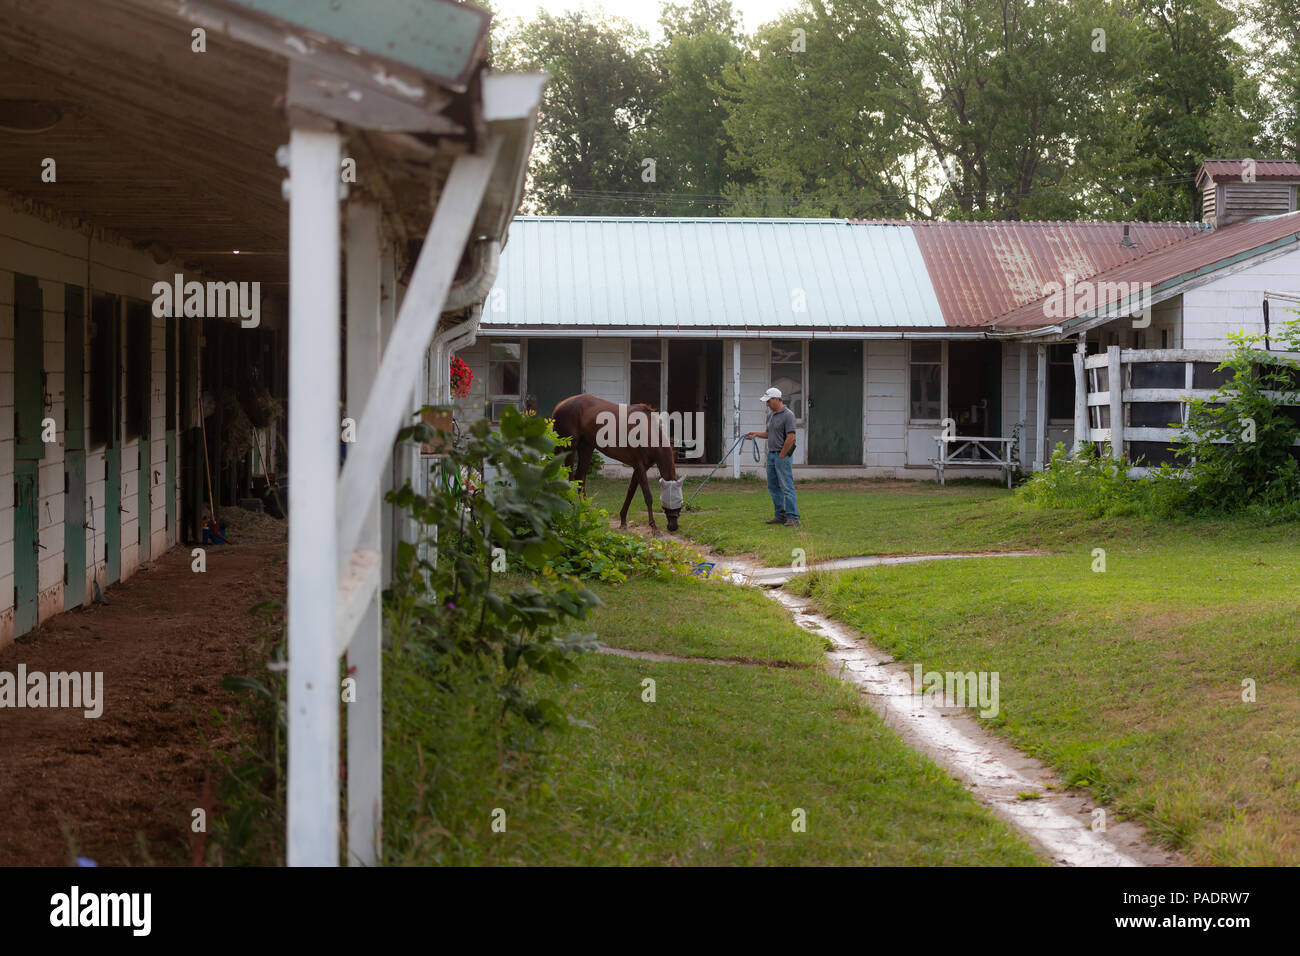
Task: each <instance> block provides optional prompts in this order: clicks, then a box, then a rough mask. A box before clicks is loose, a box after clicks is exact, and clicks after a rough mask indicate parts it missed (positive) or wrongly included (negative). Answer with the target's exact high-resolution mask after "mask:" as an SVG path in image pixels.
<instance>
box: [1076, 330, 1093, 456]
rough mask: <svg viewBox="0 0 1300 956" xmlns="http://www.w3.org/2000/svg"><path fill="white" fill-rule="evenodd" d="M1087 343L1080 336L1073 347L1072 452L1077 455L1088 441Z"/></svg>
mask: <svg viewBox="0 0 1300 956" xmlns="http://www.w3.org/2000/svg"><path fill="white" fill-rule="evenodd" d="M1087 348H1088V346H1087V343H1086V342H1084V341H1083V338H1082V337H1080V339H1079V344H1078V345H1077V346H1076V347H1075V349H1074V454H1075V455H1076V456H1077V455H1078V454H1079V452H1080V451H1081V450H1082V449H1083V446H1084V444H1085V443H1086V442H1087V441H1088V425H1089V422H1088V370H1087V369H1086V368H1084V365H1083V361H1084V359H1085V358H1087Z"/></svg>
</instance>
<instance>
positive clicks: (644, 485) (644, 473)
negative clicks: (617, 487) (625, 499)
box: [637, 468, 659, 535]
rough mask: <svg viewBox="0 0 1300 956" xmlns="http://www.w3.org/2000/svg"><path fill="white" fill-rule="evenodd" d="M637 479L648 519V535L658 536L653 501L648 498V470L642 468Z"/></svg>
mask: <svg viewBox="0 0 1300 956" xmlns="http://www.w3.org/2000/svg"><path fill="white" fill-rule="evenodd" d="M637 478H639V479H640V481H641V494H642V495H644V496H645V513H646V514H647V515H648V516H649V518H650V533H651V534H653V535H658V534H659V526H658V525H656V524H655V503H654V499H653V498H651V497H650V478H649V474H648V469H645V468H642V469H641V471H640V472H639V473H638V474H637Z"/></svg>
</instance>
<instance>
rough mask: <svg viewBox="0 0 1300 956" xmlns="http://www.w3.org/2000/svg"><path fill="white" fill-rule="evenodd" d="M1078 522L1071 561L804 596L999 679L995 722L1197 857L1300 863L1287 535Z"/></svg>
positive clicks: (872, 629) (833, 578)
mask: <svg viewBox="0 0 1300 956" xmlns="http://www.w3.org/2000/svg"><path fill="white" fill-rule="evenodd" d="M1081 526H1082V527H1085V528H1086V529H1087V533H1085V534H1082V535H1072V536H1071V538H1072V539H1073V545H1072V546H1071V547H1069V548H1067V549H1066V550H1065V551H1064V553H1060V554H1053V555H1050V556H1047V557H1042V558H1027V559H1023V560H1016V561H996V562H994V561H979V560H972V561H958V562H944V563H941V564H938V563H937V564H930V565H910V566H900V567H893V568H884V567H882V568H870V569H863V570H860V571H849V572H841V573H836V574H823V575H820V576H819V577H818V579H817V580H816V582H815V584H814V587H813V593H814V596H815V597H816V599H817V600H818V601H819V603H820V604H821V605H822V606H823V607H825V608H826V609H827V610H829V611H830V612H831V613H832V614H834V615H835V616H837V617H839V618H840V619H842V620H844V621H845V622H847V623H848V624H850V625H852V626H853V627H855V628H856V629H858V630H859V631H860V632H862V633H863V634H864V635H866V636H867V637H868V638H869V639H870V640H871V641H872V642H873V643H875V644H876V645H878V646H880V647H883V648H885V649H887V650H889V651H891V652H892V653H893V654H895V655H896V656H897V657H898V658H899V659H900V660H903V661H906V662H908V663H917V662H919V663H921V664H922V665H924V667H925V668H926V669H927V670H939V671H947V670H954V671H957V670H960V671H971V670H974V671H981V670H986V671H997V672H998V673H999V675H1000V695H1001V711H1000V713H999V714H998V716H997V717H996V718H994V719H993V720H991V721H990V723H991V724H993V725H994V726H995V727H996V728H998V729H999V730H1000V731H1002V732H1003V733H1005V734H1006V735H1007V736H1008V737H1010V738H1011V739H1012V740H1013V741H1014V742H1015V743H1016V744H1017V745H1019V746H1020V747H1022V748H1023V749H1025V750H1027V751H1030V752H1032V753H1036V754H1039V755H1041V756H1043V757H1044V758H1045V759H1047V760H1048V761H1049V762H1051V763H1052V764H1054V765H1055V766H1057V767H1058V768H1060V769H1061V770H1062V771H1063V772H1064V773H1065V775H1066V777H1067V780H1069V781H1070V782H1073V783H1076V784H1079V785H1083V786H1089V787H1091V788H1092V789H1093V791H1094V793H1096V794H1097V795H1099V796H1100V797H1102V798H1104V799H1108V800H1113V801H1114V802H1115V804H1116V805H1117V806H1118V807H1119V808H1120V809H1122V810H1123V811H1125V812H1127V813H1130V814H1132V815H1133V816H1134V817H1136V818H1138V819H1140V820H1141V821H1142V822H1144V823H1145V824H1146V825H1147V826H1148V827H1149V828H1150V830H1151V832H1152V834H1153V836H1155V837H1156V838H1157V839H1161V840H1163V841H1165V842H1166V843H1168V844H1169V845H1171V846H1174V847H1178V848H1181V849H1184V850H1185V851H1187V853H1188V854H1189V856H1190V858H1191V859H1192V860H1193V861H1195V862H1199V863H1207V864H1228V865H1230V864H1290V865H1295V864H1300V733H1297V730H1298V729H1300V646H1298V645H1297V641H1296V637H1297V634H1298V633H1300V626H1298V624H1297V621H1298V620H1300V615H1298V613H1297V612H1298V610H1300V608H1298V606H1297V605H1298V603H1300V601H1298V599H1297V595H1300V534H1298V532H1297V528H1296V527H1295V526H1293V525H1290V526H1280V527H1275V528H1235V529H1234V528H1230V527H1224V526H1222V525H1214V526H1197V525H1195V524H1191V525H1186V526H1173V527H1172V528H1166V529H1164V531H1163V532H1162V533H1161V534H1157V535H1152V536H1150V537H1148V538H1143V537H1141V536H1139V535H1137V534H1136V533H1135V532H1134V531H1133V529H1130V530H1129V533H1128V534H1127V535H1126V536H1115V537H1107V536H1106V535H1105V534H1103V533H1101V532H1102V529H1100V528H1096V527H1087V523H1086V522H1083V523H1081ZM1094 547H1096V548H1104V549H1105V550H1106V556H1105V557H1106V570H1105V571H1104V573H1101V572H1096V571H1093V570H1092V565H1093V562H1094V558H1093V555H1092V549H1093V548H1094ZM1247 678H1249V679H1252V680H1253V681H1255V685H1256V695H1257V700H1256V702H1254V703H1246V702H1243V700H1242V682H1243V680H1245V679H1247Z"/></svg>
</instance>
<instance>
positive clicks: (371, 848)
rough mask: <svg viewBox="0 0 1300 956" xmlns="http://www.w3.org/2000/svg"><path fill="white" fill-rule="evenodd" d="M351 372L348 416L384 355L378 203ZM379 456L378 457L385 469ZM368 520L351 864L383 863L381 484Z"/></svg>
mask: <svg viewBox="0 0 1300 956" xmlns="http://www.w3.org/2000/svg"><path fill="white" fill-rule="evenodd" d="M346 221H347V246H346V260H345V261H346V263H347V279H348V282H347V308H348V322H347V372H348V388H347V395H348V402H347V407H348V411H349V413H352V412H354V411H356V410H358V409H360V408H363V407H364V406H365V402H366V399H367V398H369V397H370V391H371V389H372V388H373V387H374V381H375V375H377V374H378V372H379V358H380V355H381V354H382V329H381V323H380V293H381V284H382V263H381V261H380V247H381V242H380V212H379V206H378V205H376V204H375V203H373V202H365V201H361V200H354V201H353V202H350V203H348V207H347V220H346ZM380 461H382V459H380V460H379V461H376V463H375V467H376V468H378V466H379V464H380ZM364 509H365V512H366V517H365V524H364V525H363V527H362V529H361V534H360V541H359V545H360V546H359V547H358V549H357V550H355V551H353V552H352V555H351V558H350V562H349V565H348V569H347V572H346V573H345V575H344V578H343V582H342V583H343V587H342V588H341V590H340V594H339V624H338V628H337V631H336V637H335V653H336V654H337V653H341V652H342V651H343V649H344V648H346V649H347V665H348V666H347V674H348V678H349V679H351V680H354V681H355V685H354V686H353V688H352V690H353V692H354V694H353V697H352V699H351V700H349V702H348V704H347V728H348V784H347V786H348V854H347V856H348V863H349V864H351V865H354V866H377V865H378V864H379V862H380V859H381V856H382V854H381V833H382V829H381V820H382V815H383V776H384V769H383V751H384V747H383V745H384V728H383V707H382V696H383V652H382V645H381V625H382V615H381V608H380V601H379V586H380V577H381V569H382V566H383V562H382V560H381V558H380V549H381V547H382V541H381V534H380V528H381V524H380V520H381V514H382V508H381V505H380V500H379V489H378V488H376V489H375V490H374V491H373V492H372V493H371V495H370V498H369V500H368V501H367V502H366V503H365V504H364Z"/></svg>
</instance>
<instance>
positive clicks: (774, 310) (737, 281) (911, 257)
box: [482, 216, 944, 333]
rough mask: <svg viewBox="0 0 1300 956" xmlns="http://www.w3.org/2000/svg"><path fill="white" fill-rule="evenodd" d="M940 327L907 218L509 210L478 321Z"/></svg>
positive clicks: (488, 324)
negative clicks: (903, 221) (856, 221)
mask: <svg viewBox="0 0 1300 956" xmlns="http://www.w3.org/2000/svg"><path fill="white" fill-rule="evenodd" d="M499 293H504V295H500V294H499ZM801 301H802V304H803V310H802V311H800V310H799V305H800V302H801ZM943 325H944V317H943V311H942V310H941V308H940V306H939V300H938V299H937V298H936V296H935V293H934V288H933V286H932V285H931V283H930V277H929V274H928V273H927V270H926V263H925V260H924V259H923V258H922V255H921V251H920V249H919V247H918V246H917V242H916V239H915V237H914V235H913V231H912V230H911V229H910V228H908V227H906V226H902V225H897V224H890V225H879V226H873V227H863V226H855V225H850V224H849V222H848V220H845V219H739V218H717V219H670V218H600V217H590V218H588V217H550V216H522V217H518V218H516V219H515V220H514V223H513V225H512V226H511V228H510V240H509V243H508V244H507V245H506V247H505V249H504V251H503V252H502V254H501V267H500V271H499V273H498V276H497V282H496V286H495V288H494V290H493V294H492V295H491V296H490V297H489V299H488V304H487V306H486V308H485V309H484V312H483V321H482V327H483V330H484V331H485V332H490V331H491V330H492V329H493V328H503V327H504V328H540V327H550V328H554V327H556V326H571V327H573V328H574V329H575V333H576V330H577V329H583V328H592V329H603V328H611V327H612V328H645V329H678V328H681V329H689V328H699V327H724V328H738V329H739V328H749V329H754V328H769V329H790V330H798V329H818V330H832V329H867V328H870V329H882V328H904V327H910V328H926V327H943Z"/></svg>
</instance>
